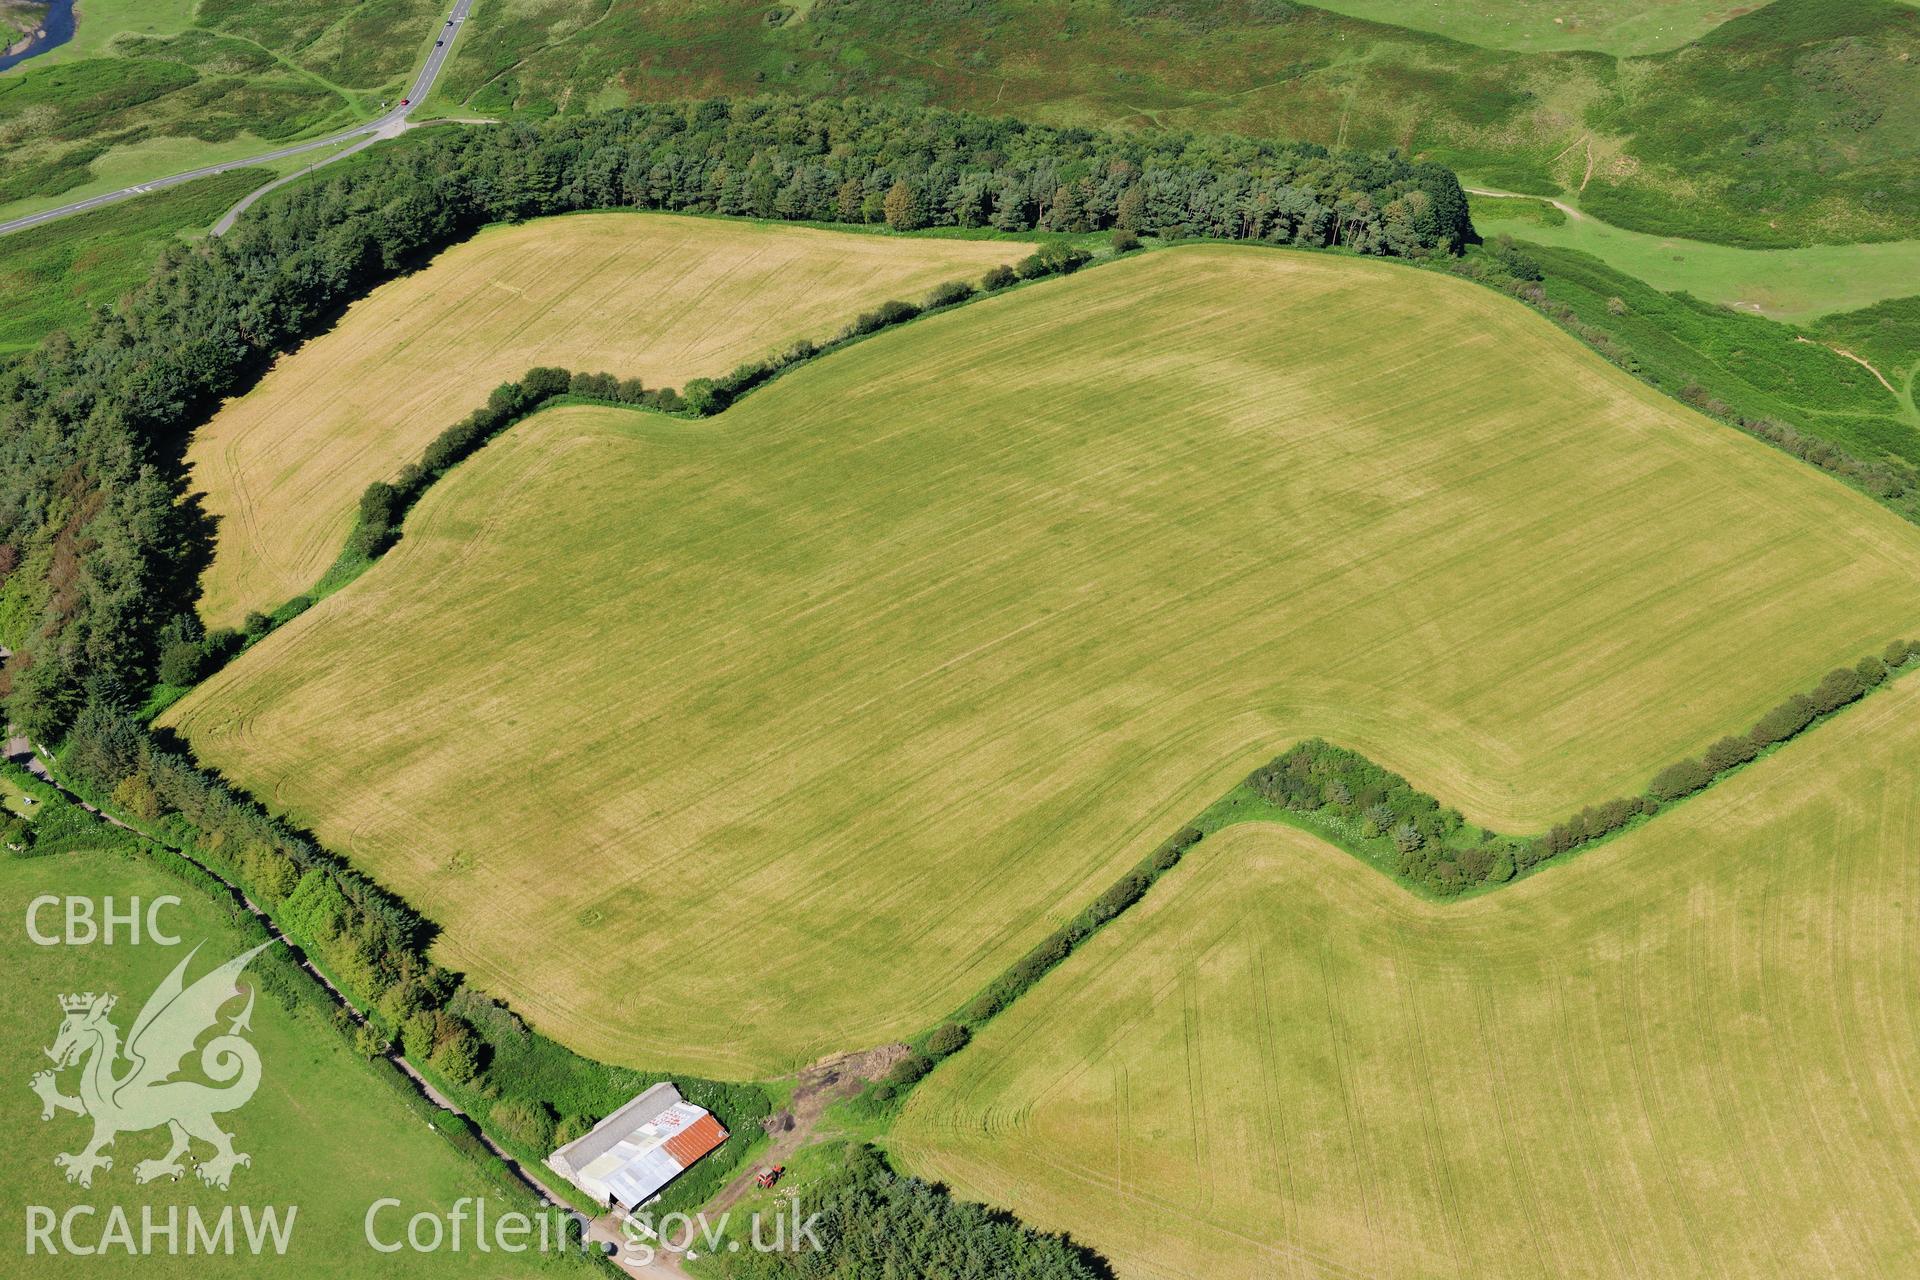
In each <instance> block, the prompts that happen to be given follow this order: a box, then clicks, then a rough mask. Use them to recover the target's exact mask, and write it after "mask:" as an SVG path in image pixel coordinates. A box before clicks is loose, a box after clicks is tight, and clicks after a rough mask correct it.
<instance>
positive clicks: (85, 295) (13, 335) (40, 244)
mask: <svg viewBox="0 0 1920 1280" xmlns="http://www.w3.org/2000/svg"><path fill="white" fill-rule="evenodd" d="M271 177H272V171H271V170H267V169H239V170H235V171H234V172H232V173H223V174H219V175H217V176H215V177H211V178H202V179H200V180H199V181H197V182H189V183H185V184H184V185H182V186H178V187H173V188H170V189H168V190H166V191H160V192H156V193H155V194H153V195H151V196H148V197H146V198H144V199H138V200H128V201H124V202H122V203H120V204H114V205H108V206H107V207H106V208H104V209H95V210H93V211H91V212H88V213H82V214H76V215H75V216H73V217H71V218H63V219H61V220H60V221H58V222H50V223H46V224H45V225H43V226H38V227H31V228H29V229H27V230H25V231H16V232H14V233H13V234H12V235H10V236H8V237H6V238H5V239H4V240H0V355H5V354H7V353H8V352H12V351H20V350H24V349H26V348H28V347H32V346H34V345H36V344H37V343H39V341H40V339H42V338H44V337H46V336H47V334H49V333H51V332H53V331H54V330H55V329H68V328H72V327H74V326H76V325H78V324H80V323H81V322H82V321H84V320H85V319H86V316H87V312H88V311H89V310H91V309H92V308H95V307H103V306H111V305H112V304H113V303H114V302H115V301H116V300H117V299H118V298H119V297H120V296H121V295H123V294H125V293H126V292H127V291H129V290H130V289H132V288H133V287H134V286H136V285H139V284H142V283H144V282H145V281H146V279H147V277H148V275H150V274H151V273H152V271H153V264H154V260H155V259H156V258H157V257H158V256H159V254H160V251H161V250H162V249H163V248H165V247H166V246H167V245H169V244H173V243H176V242H177V241H179V240H180V239H181V238H182V236H183V235H186V234H192V233H196V232H201V231H204V230H205V229H206V228H208V227H210V226H212V225H213V223H214V221H215V220H216V219H218V218H219V217H220V215H221V214H223V213H225V212H226V211H227V209H228V208H229V207H231V206H232V205H233V203H234V202H235V201H237V200H239V199H240V198H241V197H242V196H244V195H246V194H247V192H249V191H251V190H253V189H254V188H255V187H257V186H259V185H260V184H261V183H263V182H265V181H267V180H268V179H269V178H271Z"/></svg>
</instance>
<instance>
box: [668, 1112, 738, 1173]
mask: <svg viewBox="0 0 1920 1280" xmlns="http://www.w3.org/2000/svg"><path fill="white" fill-rule="evenodd" d="M726 1140H727V1131H726V1129H725V1127H724V1126H722V1125H721V1123H720V1122H719V1121H718V1120H715V1119H714V1118H713V1117H712V1116H710V1115H707V1116H701V1117H700V1118H699V1119H698V1120H695V1121H694V1122H693V1123H692V1124H690V1125H688V1126H687V1127H686V1128H684V1129H682V1130H681V1131H680V1132H678V1133H676V1134H674V1135H673V1136H672V1137H671V1138H668V1139H667V1141H666V1144H665V1145H666V1148H667V1154H668V1155H670V1156H672V1157H673V1160H674V1163H675V1164H677V1165H679V1166H680V1167H681V1168H682V1169H685V1168H687V1167H689V1166H690V1165H692V1164H693V1162H694V1161H695V1160H698V1159H699V1158H700V1157H701V1156H704V1155H706V1154H707V1152H709V1151H712V1150H713V1149H714V1148H715V1147H717V1146H719V1145H720V1144H721V1143H723V1142H725V1141H726Z"/></svg>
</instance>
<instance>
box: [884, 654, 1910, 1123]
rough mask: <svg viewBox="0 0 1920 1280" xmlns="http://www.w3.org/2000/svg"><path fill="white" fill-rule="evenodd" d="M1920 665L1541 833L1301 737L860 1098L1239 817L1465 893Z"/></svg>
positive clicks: (1417, 886) (1598, 838) (909, 1072)
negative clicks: (1465, 860) (1528, 832)
mask: <svg viewBox="0 0 1920 1280" xmlns="http://www.w3.org/2000/svg"><path fill="white" fill-rule="evenodd" d="M1916 670H1920V639H1916V640H1894V641H1891V642H1890V643H1889V644H1888V645H1887V646H1886V648H1885V649H1884V650H1883V651H1882V652H1881V653H1880V654H1878V655H1870V656H1868V657H1865V658H1862V659H1861V660H1860V662H1859V663H1858V664H1856V665H1855V666H1853V667H1836V668H1835V669H1834V670H1832V671H1830V672H1828V673H1827V675H1826V676H1825V677H1823V678H1822V679H1821V681H1820V683H1819V684H1818V685H1816V686H1815V687H1814V689H1813V690H1812V691H1811V692H1809V693H1805V694H1794V695H1792V696H1791V697H1789V698H1787V699H1786V700H1785V701H1783V702H1781V703H1779V704H1778V705H1777V706H1775V707H1774V708H1773V709H1772V710H1770V711H1768V712H1767V713H1766V714H1765V715H1763V716H1761V717H1760V719H1759V720H1758V721H1756V722H1755V724H1754V725H1753V727H1752V728H1751V729H1749V730H1748V732H1747V733H1746V734H1744V735H1740V736H1737V737H1736V736H1732V735H1729V736H1728V737H1724V738H1722V739H1720V740H1719V741H1718V742H1716V743H1714V744H1713V745H1712V746H1711V747H1709V748H1708V749H1707V751H1706V753H1705V754H1704V755H1703V756H1700V757H1688V758H1686V759H1683V760H1680V761H1677V762H1675V763H1674V764H1671V765H1668V766H1667V767H1666V768H1664V769H1662V770H1661V771H1660V772H1658V773H1656V774H1655V775H1654V777H1653V780H1652V781H1651V782H1650V783H1649V784H1648V787H1647V790H1646V791H1645V792H1643V793H1642V794H1640V795H1636V796H1631V797H1622V798H1619V799H1615V800H1610V801H1607V802H1605V803H1603V804H1599V805H1589V806H1588V807H1587V808H1585V809H1583V810H1581V811H1580V812H1579V813H1578V814H1575V815H1574V816H1573V817H1571V818H1568V819H1567V820H1566V821H1564V822H1561V823H1558V824H1556V825H1555V826H1553V827H1552V828H1550V829H1549V830H1548V831H1546V832H1544V833H1542V834H1539V835H1533V836H1514V835H1502V834H1500V833H1498V832H1494V831H1488V830H1485V829H1482V828H1477V827H1473V826H1470V825H1469V824H1468V823H1467V822H1466V820H1465V819H1464V818H1463V817H1462V816H1461V815H1460V813H1459V811H1458V810H1452V809H1446V808H1443V807H1442V806H1441V804H1440V802H1439V801H1438V800H1437V799H1435V798H1434V797H1433V796H1431V795H1429V794H1427V793H1426V792H1424V791H1421V790H1419V789H1418V788H1416V787H1414V786H1413V784H1411V783H1410V782H1408V781H1407V780H1406V779H1405V778H1403V777H1401V776H1400V775H1399V774H1397V773H1394V772H1392V771H1391V770H1388V769H1385V768H1383V767H1382V766H1380V765H1378V764H1375V763H1374V762H1373V761H1371V760H1369V759H1368V758H1367V757H1366V756H1363V755H1361V754H1360V753H1359V752H1357V751H1352V750H1349V749H1347V748H1345V747H1339V746H1334V745H1333V744H1331V743H1328V742H1326V741H1323V740H1322V739H1319V738H1309V739H1306V740H1305V741H1302V742H1298V743H1296V744H1294V745H1293V746H1292V747H1290V748H1288V749H1287V750H1286V751H1284V752H1282V753H1281V754H1280V755H1279V756H1276V757H1275V758H1274V759H1273V760H1272V761H1270V762H1269V763H1267V764H1265V765H1262V766H1261V767H1260V768H1258V769H1256V770H1254V771H1253V772H1252V773H1250V774H1248V775H1247V777H1246V778H1245V779H1244V780H1242V781H1241V782H1239V783H1238V784H1236V785H1235V786H1234V787H1233V789H1232V790H1230V791H1228V792H1227V794H1225V795H1224V796H1222V797H1220V799H1218V800H1216V801H1214V803H1212V804H1211V805H1209V806H1207V808H1206V809H1204V810H1203V811H1202V812H1201V813H1200V815H1199V816H1198V817H1196V818H1195V819H1194V820H1193V821H1192V822H1190V823H1188V824H1187V825H1185V826H1183V827H1181V828H1180V829H1179V830H1178V831H1176V832H1174V833H1173V834H1172V835H1171V836H1169V837H1167V838H1166V839H1165V840H1163V841H1162V842H1161V843H1160V844H1159V846H1158V847H1156V848H1155V849H1154V851H1153V852H1152V853H1150V854H1148V855H1147V856H1146V857H1145V858H1143V859H1141V860H1140V861H1139V862H1138V863H1136V864H1135V865H1134V866H1133V868H1132V869H1131V870H1129V871H1127V872H1126V873H1125V874H1124V875H1122V876H1121V877H1120V878H1119V879H1118V880H1116V881H1114V883H1113V884H1111V885H1110V886H1108V887H1107V889H1106V891H1105V892H1104V893H1102V894H1101V895H1100V896H1099V897H1098V898H1095V899H1094V900H1093V902H1091V903H1090V904H1088V905H1087V906H1086V907H1083V908H1082V909H1081V910H1080V911H1079V913H1078V914H1076V915H1075V916H1074V917H1073V918H1072V919H1071V920H1069V921H1067V923H1065V924H1063V925H1061V926H1060V927H1059V928H1058V929H1055V930H1054V931H1053V932H1052V933H1050V934H1048V935H1047V936H1046V937H1045V938H1043V939H1041V940H1040V942H1039V943H1037V944H1036V945H1035V946H1034V947H1033V948H1032V949H1031V950H1030V951H1028V952H1027V953H1026V954H1025V955H1024V956H1022V957H1021V958H1020V959H1018V960H1016V961H1015V962H1014V963H1013V964H1012V965H1010V966H1008V967H1007V968H1006V969H1005V970H1004V971H1002V972H1001V973H1000V974H999V976H997V977H995V978H994V979H993V980H992V981H990V982H989V983H987V985H986V986H985V987H984V988H983V989H982V990H981V991H980V992H979V994H977V995H976V996H974V997H973V999H971V1000H969V1001H968V1002H967V1003H966V1004H964V1005H962V1006H961V1007H960V1008H959V1009H958V1010H956V1011H955V1012H954V1014H953V1016H952V1017H950V1018H949V1019H947V1020H946V1021H945V1022H942V1023H941V1024H939V1025H938V1026H937V1027H935V1028H934V1029H933V1030H932V1031H930V1032H925V1033H922V1034H921V1035H919V1036H916V1037H914V1038H913V1040H912V1041H911V1042H910V1043H911V1045H912V1048H913V1053H911V1054H910V1055H909V1056H908V1057H907V1058H905V1059H903V1060H902V1061H901V1062H900V1063H899V1064H897V1065H896V1066H895V1067H894V1068H893V1070H892V1071H890V1072H889V1073H888V1074H887V1075H886V1076H884V1077H882V1078H881V1079H880V1080H878V1081H876V1082H874V1083H873V1084H871V1085H869V1086H868V1087H867V1089H866V1090H865V1091H863V1092H862V1094H861V1095H860V1097H859V1098H858V1099H857V1100H856V1104H857V1105H859V1106H861V1107H862V1108H864V1109H866V1110H868V1111H870V1112H876V1111H877V1112H881V1113H883V1114H884V1113H885V1112H887V1111H888V1110H890V1109H892V1108H893V1107H895V1106H897V1104H898V1103H899V1102H900V1101H901V1100H902V1099H904V1098H905V1096H906V1094H907V1093H908V1091H910V1090H911V1089H912V1088H913V1086H914V1085H916V1084H918V1083H919V1082H920V1081H921V1080H922V1079H924V1078H925V1077H926V1076H927V1074H928V1073H929V1072H931V1071H932V1070H933V1068H934V1067H935V1066H937V1065H938V1064H939V1063H940V1061H941V1060H942V1059H944V1058H947V1057H951V1056H952V1055H953V1054H955V1053H958V1052H959V1051H960V1050H961V1049H964V1048H965V1047H966V1046H967V1044H968V1043H970V1042H971V1040H972V1038H973V1036H974V1034H975V1033H976V1032H977V1031H978V1030H979V1029H980V1028H981V1027H982V1026H984V1025H986V1023H988V1022H990V1021H992V1019H993V1018H994V1017H996V1016H997V1015H999V1014H1000V1013H1002V1012H1004V1011H1005V1010H1006V1009H1007V1008H1008V1007H1009V1006H1011V1005H1012V1004H1013V1002H1014V1001H1016V1000H1018V999H1019V998H1020V997H1021V996H1022V995H1024V994H1026V992H1027V991H1029V990H1031V989H1032V988H1033V986H1034V985H1035V984H1036V983H1038V982H1039V981H1040V979H1042V978H1044V977H1045V976H1046V975H1047V974H1048V973H1050V972H1052V971H1053V970H1054V969H1055V968H1057V967H1058V966H1059V965H1060V964H1061V963H1062V962H1064V961H1065V960H1066V959H1067V957H1068V956H1071V955H1072V954H1073V953H1074V952H1075V951H1078V950H1079V949H1080V948H1081V946H1083V945H1084V944H1085V943H1086V941H1087V940H1088V939H1089V938H1091V937H1092V936H1093V935H1094V934H1095V933H1097V932H1098V931H1099V930H1100V929H1101V928H1103V927H1104V926H1106V925H1107V924H1109V923H1111V922H1112V921H1114V920H1115V919H1117V918H1118V917H1119V916H1121V915H1122V914H1123V913H1125V912H1126V910H1127V909H1128V908H1129V907H1131V906H1133V905H1134V904H1135V903H1137V902H1139V901H1140V900H1141V899H1142V898H1144V897H1145V896H1146V894H1147V890H1148V889H1150V888H1152V887H1153V885H1154V883H1155V882H1156V881H1158V880H1159V879H1160V877H1162V876H1164V875H1165V874H1166V873H1167V872H1169V871H1171V870H1173V868H1175V867H1176V866H1178V865H1179V864H1180V861H1181V859H1183V858H1184V857H1185V856H1186V855H1187V853H1188V852H1189V851H1190V850H1192V849H1193V848H1194V847H1195V846H1196V845H1198V844H1200V843H1201V841H1203V840H1204V839H1205V838H1206V837H1207V836H1209V835H1212V834H1213V833H1214V832H1216V831H1220V830H1222V829H1223V828H1226V827H1230V826H1235V825H1237V824H1239V823H1242V822H1260V821H1269V822H1273V821H1278V822H1285V823H1287V824H1288V825H1290V826H1297V827H1300V828H1302V829H1303V830H1306V831H1309V832H1311V833H1312V834H1314V835H1316V836H1319V837H1320V838H1321V839H1323V840H1325V841H1326V842H1327V843H1329V844H1331V845H1333V846H1335V847H1336V848H1338V849H1341V850H1342V851H1344V852H1346V853H1349V854H1351V855H1353V856H1354V857H1355V858H1358V859H1359V860H1360V861H1361V862H1364V863H1365V864H1366V865H1368V866H1369V867H1372V868H1373V869H1374V870H1376V871H1379V872H1381V873H1382V874H1383V875H1386V876H1388V877H1389V878H1391V879H1392V880H1393V881H1394V882H1395V883H1397V884H1399V885H1400V886H1401V887H1402V888H1403V889H1406V890H1407V891H1408V892H1410V893H1413V894H1415V895H1416V896H1418V897H1421V898H1425V899H1428V900H1430V901H1449V900H1458V899H1461V898H1465V897H1472V896H1476V895H1477V894H1479V893H1486V892H1492V891H1493V890H1496V889H1498V888H1499V887H1501V886H1502V885H1505V884H1508V883H1512V882H1515V881H1517V880H1521V879H1524V878H1526V877H1527V876H1530V875H1532V874H1534V873H1535V872H1538V871H1543V870H1545V869H1546V868H1547V867H1548V866H1558V865H1560V864H1562V863H1565V862H1567V861H1569V860H1570V859H1571V858H1572V857H1573V856H1574V855H1575V854H1577V853H1580V852H1583V851H1584V850H1586V849H1589V848H1592V847H1594V846H1595V845H1598V844H1601V843H1603V842H1605V841H1607V840H1610V839H1612V838H1613V837H1614V836H1617V835H1619V834H1621V833H1623V832H1625V831H1628V830H1631V829H1632V828H1634V827H1638V826H1641V825H1643V824H1644V823H1646V822H1647V821H1649V820H1650V819H1652V818H1654V817H1655V816H1657V815H1659V814H1661V813H1664V812H1666V811H1668V810H1670V809H1672V808H1674V807H1675V806H1676V805H1679V804H1682V803H1684V802H1685V801H1687V800H1688V799H1690V798H1692V797H1693V796H1695V795H1698V794H1700V793H1701V792H1703V791H1705V790H1707V789H1708V788H1709V787H1711V786H1713V785H1714V784H1715V783H1717V782H1720V781H1722V780H1724V779H1725V778H1727V777H1729V776H1731V775H1732V774H1734V773H1737V772H1739V771H1740V770H1741V769H1744V768H1746V767H1747V766H1748V765H1749V764H1752V763H1753V762H1754V761H1755V760H1758V759H1761V758H1763V757H1764V756H1767V755H1771V754H1772V753H1773V752H1775V751H1777V750H1779V749H1780V747H1782V746H1784V745H1785V744H1786V743H1788V742H1790V741H1792V740H1793V739H1795V738H1797V737H1799V736H1800V735H1802V734H1804V733H1806V732H1807V731H1808V730H1809V729H1811V728H1813V727H1814V726H1816V725H1819V724H1822V723H1825V722H1826V721H1827V720H1829V719H1831V718H1832V717H1833V716H1835V715H1838V714H1839V713H1840V712H1842V711H1844V710H1845V709H1846V708H1847V707H1849V706H1851V705H1852V704H1853V703H1855V702H1858V701H1859V700H1860V699H1861V698H1863V697H1866V696H1867V695H1869V694H1871V693H1874V692H1876V691H1878V690H1879V689H1881V688H1883V687H1884V686H1885V685H1886V684H1887V683H1888V682H1889V681H1891V680H1893V679H1895V678H1897V677H1898V676H1900V675H1903V674H1906V673H1908V672H1910V671H1916ZM1448 854H1455V855H1462V854H1465V855H1472V861H1471V862H1470V863H1469V864H1468V865H1470V866H1472V867H1475V868H1478V869H1479V875H1478V877H1477V878H1473V879H1469V878H1468V877H1466V876H1465V875H1460V874H1456V875H1451V876H1449V875H1441V874H1438V871H1437V869H1438V868H1439V867H1441V866H1443V865H1445V866H1453V867H1455V868H1456V869H1458V868H1461V867H1462V863H1461V862H1459V861H1455V860H1454V859H1453V858H1451V857H1448V856H1446V855H1448Z"/></svg>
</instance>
